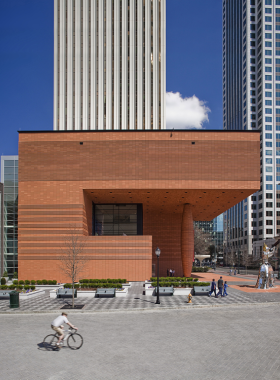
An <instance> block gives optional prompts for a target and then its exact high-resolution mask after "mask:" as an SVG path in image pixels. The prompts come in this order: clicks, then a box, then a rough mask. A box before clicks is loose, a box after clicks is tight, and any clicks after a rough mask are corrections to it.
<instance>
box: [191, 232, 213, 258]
mask: <svg viewBox="0 0 280 380" xmlns="http://www.w3.org/2000/svg"><path fill="white" fill-rule="evenodd" d="M211 242H212V237H211V235H210V234H209V233H207V232H204V231H203V230H202V229H201V228H198V226H194V251H195V253H196V254H200V255H205V254H209V245H210V244H211Z"/></svg>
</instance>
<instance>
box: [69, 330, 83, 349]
mask: <svg viewBox="0 0 280 380" xmlns="http://www.w3.org/2000/svg"><path fill="white" fill-rule="evenodd" d="M83 343H84V341H83V337H82V335H80V334H77V333H75V334H71V335H69V337H68V339H67V344H68V347H69V348H71V350H78V349H79V348H81V347H82V345H83Z"/></svg>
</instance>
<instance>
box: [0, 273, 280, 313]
mask: <svg viewBox="0 0 280 380" xmlns="http://www.w3.org/2000/svg"><path fill="white" fill-rule="evenodd" d="M204 276H206V277H207V278H206V280H207V281H209V279H210V278H212V277H215V278H216V279H218V278H219V276H220V273H217V272H215V273H207V274H204ZM208 277H209V279H208ZM223 278H225V279H229V281H228V283H229V285H230V287H229V289H228V294H229V295H228V297H224V298H221V297H220V298H218V299H216V298H215V297H214V294H213V295H212V297H208V296H207V295H206V294H203V295H201V294H197V295H196V296H194V297H193V299H192V304H188V303H187V296H165V297H164V296H161V297H160V302H161V304H160V305H156V304H155V301H156V297H155V296H146V295H144V287H143V285H144V283H143V282H133V283H131V287H130V288H129V291H128V294H127V296H126V297H124V298H88V297H84V298H77V299H75V303H76V304H82V305H84V307H83V309H82V312H103V311H123V310H126V311H127V310H143V309H145V310H146V309H148V310H149V309H152V310H153V309H166V308H169V309H174V308H175V309H178V308H179V309H185V308H192V307H215V306H234V305H242V304H259V303H267V302H276V303H280V281H276V289H275V290H278V292H272V293H269V291H259V292H258V293H247V292H246V291H242V290H241V289H243V288H239V287H238V286H236V284H239V285H242V284H243V285H244V284H245V286H253V285H254V284H255V283H256V276H251V277H250V276H247V277H246V276H242V277H241V276H240V277H234V278H229V277H226V276H224V275H223ZM202 280H203V279H202ZM231 286H234V288H233V287H231ZM244 289H245V288H244ZM249 290H250V288H249ZM67 303H68V304H69V303H71V299H53V298H50V297H49V291H46V292H45V294H44V295H41V296H38V297H34V298H31V299H28V300H20V308H19V309H10V307H9V300H2V299H0V313H7V312H8V313H13V314H16V313H32V312H52V311H55V310H57V311H59V310H60V309H61V308H62V307H63V306H65V305H66V304H67Z"/></svg>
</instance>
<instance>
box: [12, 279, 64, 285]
mask: <svg viewBox="0 0 280 380" xmlns="http://www.w3.org/2000/svg"><path fill="white" fill-rule="evenodd" d="M13 284H14V285H18V284H19V285H30V284H31V285H36V284H37V285H56V284H57V281H56V280H37V281H35V280H31V281H29V280H20V281H18V280H14V281H13Z"/></svg>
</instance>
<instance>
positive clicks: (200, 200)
mask: <svg viewBox="0 0 280 380" xmlns="http://www.w3.org/2000/svg"><path fill="white" fill-rule="evenodd" d="M256 190H257V189H256ZM85 192H86V193H87V194H88V195H89V197H90V198H91V199H92V201H93V202H94V203H96V204H107V203H108V204H112V203H117V204H121V203H123V204H124V203H125V204H129V203H142V204H143V206H144V207H145V208H147V209H150V210H155V212H158V213H182V212H183V205H184V204H185V203H189V204H191V205H192V210H193V219H194V220H212V219H213V218H215V217H216V216H218V215H220V214H221V213H222V212H224V211H226V210H227V209H229V208H230V207H232V206H234V205H236V204H237V203H238V202H240V201H242V200H243V199H244V198H246V197H247V196H249V195H251V194H252V193H253V191H252V190H240V189H238V190H234V189H231V190H186V191H185V190H168V189H167V190H152V189H151V190H146V189H145V190H131V191H130V190H119V189H118V190H113V189H111V190H109V189H108V190H96V189H87V190H85Z"/></svg>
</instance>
